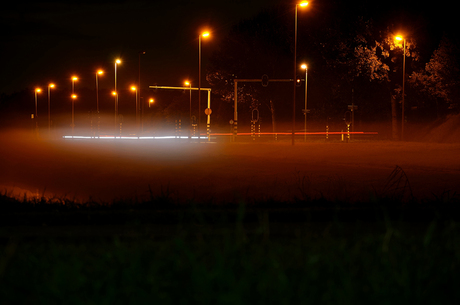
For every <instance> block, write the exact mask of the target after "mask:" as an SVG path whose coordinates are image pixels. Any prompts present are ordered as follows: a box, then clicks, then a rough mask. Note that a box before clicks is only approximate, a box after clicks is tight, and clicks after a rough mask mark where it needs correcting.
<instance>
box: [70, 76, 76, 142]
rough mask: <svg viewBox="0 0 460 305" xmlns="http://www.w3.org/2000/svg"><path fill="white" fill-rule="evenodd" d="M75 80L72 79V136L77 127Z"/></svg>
mask: <svg viewBox="0 0 460 305" xmlns="http://www.w3.org/2000/svg"><path fill="white" fill-rule="evenodd" d="M74 94H75V80H74V79H73V78H72V97H71V98H72V136H73V132H74V127H75V97H74Z"/></svg>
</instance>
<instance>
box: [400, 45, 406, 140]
mask: <svg viewBox="0 0 460 305" xmlns="http://www.w3.org/2000/svg"><path fill="white" fill-rule="evenodd" d="M405 79H406V39H404V48H403V80H402V105H401V107H402V119H401V141H404V120H405V117H404V95H405V92H404V85H405Z"/></svg>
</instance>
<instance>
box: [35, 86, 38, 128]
mask: <svg viewBox="0 0 460 305" xmlns="http://www.w3.org/2000/svg"><path fill="white" fill-rule="evenodd" d="M37 118H38V108H37V89H35V133H37V134H38V120H37Z"/></svg>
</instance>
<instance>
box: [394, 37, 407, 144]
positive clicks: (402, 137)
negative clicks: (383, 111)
mask: <svg viewBox="0 0 460 305" xmlns="http://www.w3.org/2000/svg"><path fill="white" fill-rule="evenodd" d="M395 39H396V40H399V41H403V79H402V101H401V116H402V118H401V141H404V119H405V118H404V95H405V92H404V85H405V78H406V39H405V38H404V37H402V36H396V37H395Z"/></svg>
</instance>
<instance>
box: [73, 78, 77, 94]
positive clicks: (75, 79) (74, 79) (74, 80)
mask: <svg viewBox="0 0 460 305" xmlns="http://www.w3.org/2000/svg"><path fill="white" fill-rule="evenodd" d="M77 80H78V77H76V76H72V94H74V93H75V82H76V81H77Z"/></svg>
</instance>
